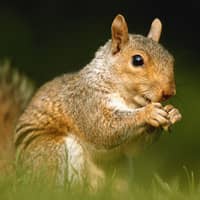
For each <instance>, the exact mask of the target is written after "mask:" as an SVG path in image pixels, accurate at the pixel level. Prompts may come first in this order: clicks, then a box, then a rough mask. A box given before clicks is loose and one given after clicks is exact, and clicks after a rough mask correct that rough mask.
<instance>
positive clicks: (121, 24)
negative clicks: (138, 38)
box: [111, 15, 129, 54]
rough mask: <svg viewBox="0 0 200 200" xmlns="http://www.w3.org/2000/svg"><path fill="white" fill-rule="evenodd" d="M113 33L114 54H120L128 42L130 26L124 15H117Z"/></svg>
mask: <svg viewBox="0 0 200 200" xmlns="http://www.w3.org/2000/svg"><path fill="white" fill-rule="evenodd" d="M111 32H112V53H113V54H116V53H118V52H119V51H120V50H121V49H122V48H123V46H124V45H125V44H126V43H127V42H128V39H129V37H128V26H127V24H126V20H125V19H124V17H123V16H122V15H117V16H116V17H115V19H114V20H113V23H112V26H111Z"/></svg>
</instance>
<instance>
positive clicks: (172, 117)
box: [163, 105, 182, 131]
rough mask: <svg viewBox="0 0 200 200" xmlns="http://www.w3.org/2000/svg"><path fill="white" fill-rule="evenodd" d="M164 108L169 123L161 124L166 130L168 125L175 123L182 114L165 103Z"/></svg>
mask: <svg viewBox="0 0 200 200" xmlns="http://www.w3.org/2000/svg"><path fill="white" fill-rule="evenodd" d="M164 110H165V111H166V112H167V113H168V118H169V124H167V125H166V126H163V129H164V130H166V131H168V129H169V127H170V126H171V125H172V124H175V123H176V122H178V121H180V120H181V119H182V115H181V113H180V111H179V110H178V109H177V108H175V107H174V106H172V105H166V106H165V107H164Z"/></svg>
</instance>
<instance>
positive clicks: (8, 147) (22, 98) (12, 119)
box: [0, 61, 34, 170]
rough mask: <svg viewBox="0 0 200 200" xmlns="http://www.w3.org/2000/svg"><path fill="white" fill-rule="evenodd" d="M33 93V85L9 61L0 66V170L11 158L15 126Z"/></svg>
mask: <svg viewBox="0 0 200 200" xmlns="http://www.w3.org/2000/svg"><path fill="white" fill-rule="evenodd" d="M33 91H34V87H33V83H32V82H31V81H30V80H29V79H28V78H27V77H26V76H25V75H23V74H20V73H19V72H18V71H17V70H15V69H12V68H11V67H10V62H9V61H5V62H3V63H2V64H0V170H1V169H2V167H3V168H4V165H6V163H7V161H10V159H12V158H13V155H14V153H13V152H14V146H13V136H14V129H15V124H16V121H17V119H18V117H19V115H20V114H21V113H22V112H23V110H24V108H25V106H26V105H27V103H28V102H29V100H30V98H31V96H32V94H33Z"/></svg>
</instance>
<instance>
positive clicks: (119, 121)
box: [14, 15, 181, 188]
mask: <svg viewBox="0 0 200 200" xmlns="http://www.w3.org/2000/svg"><path fill="white" fill-rule="evenodd" d="M161 29H162V25H161V22H160V20H159V19H155V20H154V21H153V22H152V25H151V28H150V31H149V34H148V36H147V37H144V36H142V35H137V34H129V33H128V26H127V23H126V21H125V19H124V17H123V16H122V15H117V16H116V17H115V19H114V20H113V22H112V26H111V32H112V38H111V40H109V41H108V42H106V44H105V45H104V46H102V47H100V48H99V49H98V51H97V52H96V54H95V57H94V58H93V59H92V61H91V62H90V63H89V64H88V65H86V66H85V67H84V68H83V69H82V70H80V71H79V72H76V73H73V74H64V75H62V76H60V77H57V78H55V79H53V80H52V81H50V82H48V83H46V84H44V85H43V86H42V87H41V88H40V89H39V90H38V91H37V93H36V94H35V95H34V97H33V98H32V100H31V102H30V103H29V105H28V107H27V108H26V109H25V111H24V112H23V114H22V115H21V116H20V118H19V120H18V122H17V126H16V131H15V136H14V137H15V139H14V141H15V147H16V150H17V161H18V163H19V164H20V165H21V166H22V167H23V168H25V169H26V170H27V171H29V172H31V173H32V174H33V175H35V176H37V174H38V171H40V170H41V169H42V171H43V174H45V177H48V178H49V177H51V178H53V179H54V180H55V182H57V183H64V182H66V181H71V182H73V183H83V182H84V180H87V182H88V183H89V185H90V186H91V187H93V188H95V187H98V184H99V183H100V182H102V181H103V180H104V179H105V176H106V175H105V172H104V170H103V168H102V167H101V162H103V161H102V160H104V159H106V158H107V157H113V158H114V157H115V156H123V155H125V154H128V155H129V156H132V154H134V151H135V148H136V147H138V146H139V147H140V146H143V145H144V144H146V143H151V142H152V141H153V140H154V139H155V138H156V137H157V136H158V135H159V133H158V132H160V131H161V129H166V130H167V129H168V127H170V126H171V125H172V124H174V123H176V122H177V121H179V120H180V119H181V114H180V112H179V111H178V109H177V108H175V107H173V106H172V105H166V106H163V105H162V104H161V102H163V101H164V100H167V99H168V98H170V97H172V96H174V95H175V93H176V89H175V81H174V70H173V64H174V58H173V57H172V55H171V54H170V53H169V52H168V51H167V50H166V49H165V48H164V47H163V46H161V45H160V44H159V43H158V42H159V38H160V34H161ZM97 160H101V162H99V161H97Z"/></svg>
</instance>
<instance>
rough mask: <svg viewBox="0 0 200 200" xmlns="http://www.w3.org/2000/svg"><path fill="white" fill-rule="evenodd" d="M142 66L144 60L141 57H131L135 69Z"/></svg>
mask: <svg viewBox="0 0 200 200" xmlns="http://www.w3.org/2000/svg"><path fill="white" fill-rule="evenodd" d="M143 64H144V59H143V58H142V56H141V55H139V54H137V55H134V56H133V57H132V65H133V66H135V67H140V66H142V65H143Z"/></svg>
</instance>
